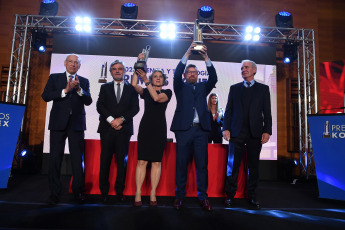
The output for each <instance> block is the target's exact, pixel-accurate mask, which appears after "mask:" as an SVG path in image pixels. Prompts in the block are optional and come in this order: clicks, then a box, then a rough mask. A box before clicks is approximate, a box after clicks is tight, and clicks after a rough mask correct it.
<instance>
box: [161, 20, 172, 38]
mask: <svg viewBox="0 0 345 230" xmlns="http://www.w3.org/2000/svg"><path fill="white" fill-rule="evenodd" d="M159 35H160V37H161V38H163V39H167V38H169V39H174V38H175V37H176V25H175V24H173V23H169V24H167V23H162V24H161V25H160V34H159Z"/></svg>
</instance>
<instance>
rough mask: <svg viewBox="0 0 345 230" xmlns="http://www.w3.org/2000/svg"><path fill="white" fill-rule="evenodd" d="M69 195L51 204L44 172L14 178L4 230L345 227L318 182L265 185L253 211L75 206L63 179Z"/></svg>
mask: <svg viewBox="0 0 345 230" xmlns="http://www.w3.org/2000/svg"><path fill="white" fill-rule="evenodd" d="M61 179H62V183H63V194H62V196H61V200H60V201H61V202H60V203H59V204H58V205H56V206H50V205H48V204H47V201H48V197H49V190H48V177H47V175H42V174H30V175H28V174H18V173H17V174H14V175H13V176H12V177H11V178H10V180H9V185H8V188H7V189H2V190H0V229H126V230H130V229H140V230H142V229H186V230H191V229H212V230H213V229H236V230H238V229H280V230H285V229H286V230H291V229H293V230H298V229H301V230H302V229H303V230H305V229H312V230H315V229H327V230H328V229H344V228H345V203H344V202H339V201H334V200H325V199H319V198H318V192H317V191H318V190H317V183H316V180H315V179H314V180H312V179H310V180H308V181H297V183H296V184H294V185H293V184H290V183H288V182H285V181H260V184H259V188H258V200H259V201H260V203H261V205H262V209H261V210H251V209H250V206H249V205H248V204H247V202H246V200H245V199H237V200H236V203H235V205H234V207H232V208H227V207H226V206H224V204H223V202H224V198H210V201H211V204H212V205H213V210H212V211H211V212H206V211H204V210H203V209H201V208H200V206H199V202H198V199H197V198H195V197H190V198H186V199H185V207H184V208H183V209H182V210H180V211H176V210H175V209H174V208H173V207H172V203H173V200H174V197H172V196H168V197H167V196H164V197H158V207H156V208H151V207H149V206H148V199H149V198H148V197H143V203H144V205H143V207H141V208H134V207H133V205H132V204H133V201H134V197H133V196H129V197H128V199H127V201H126V202H124V203H120V202H118V201H117V200H115V197H114V196H111V201H110V203H109V204H108V205H104V204H102V203H101V202H100V196H99V195H87V201H86V203H85V204H83V205H80V204H76V203H74V202H73V196H72V195H71V194H70V193H68V185H69V181H70V177H69V176H62V178H61Z"/></svg>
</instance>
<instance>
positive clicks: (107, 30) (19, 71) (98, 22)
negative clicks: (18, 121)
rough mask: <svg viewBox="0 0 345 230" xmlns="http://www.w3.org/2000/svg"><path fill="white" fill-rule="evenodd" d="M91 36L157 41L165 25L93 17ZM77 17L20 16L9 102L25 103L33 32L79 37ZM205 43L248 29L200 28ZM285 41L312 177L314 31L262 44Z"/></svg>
mask: <svg viewBox="0 0 345 230" xmlns="http://www.w3.org/2000/svg"><path fill="white" fill-rule="evenodd" d="M91 20H92V32H91V34H93V35H106V36H124V37H159V33H160V31H159V28H160V25H161V23H164V22H165V23H167V22H166V21H154V20H134V19H114V18H92V19H91ZM173 23H174V24H175V25H176V38H177V39H193V27H194V22H173ZM75 24H76V23H75V18H74V17H64V16H42V15H16V18H15V24H14V31H13V39H12V50H11V60H10V68H9V74H8V84H7V92H6V102H12V103H17V104H26V96H27V89H28V79H29V70H30V55H31V39H32V30H35V29H36V30H43V31H45V32H46V33H65V34H79V32H77V31H76V30H75ZM199 25H200V27H201V28H202V30H203V33H202V36H203V39H204V40H215V41H227V42H232V43H241V44H250V42H244V36H245V29H246V26H244V25H231V24H215V23H200V24H199ZM286 42H293V43H296V44H298V60H297V69H298V70H297V73H296V74H297V76H298V106H299V140H300V143H299V150H300V166H301V167H300V168H301V173H302V174H304V175H306V176H307V177H308V176H309V174H310V173H313V164H312V162H313V153H312V152H313V151H312V146H311V139H310V134H309V129H308V122H307V115H308V114H313V113H316V112H317V108H318V106H317V82H316V67H315V61H316V60H315V38H314V30H313V29H296V28H278V27H261V32H260V41H259V42H256V43H258V44H274V45H276V46H281V45H283V44H285V43H286Z"/></svg>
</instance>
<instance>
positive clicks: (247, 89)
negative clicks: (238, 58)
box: [223, 60, 272, 208]
mask: <svg viewBox="0 0 345 230" xmlns="http://www.w3.org/2000/svg"><path fill="white" fill-rule="evenodd" d="M256 71H257V67H256V63H255V62H253V61H251V60H243V61H242V67H241V72H242V78H243V79H244V81H243V82H240V83H237V84H235V85H232V86H231V87H230V92H229V97H228V103H227V105H226V109H225V115H224V125H223V137H224V139H225V140H227V141H229V155H228V165H227V175H226V187H225V192H226V194H227V199H226V200H225V204H226V205H228V206H231V205H233V198H234V196H235V194H236V190H237V178H238V170H239V167H240V164H241V160H242V156H243V152H244V150H245V149H246V151H247V161H248V169H249V179H248V184H247V190H248V198H249V203H250V205H252V206H254V207H255V208H260V204H259V202H258V201H257V200H256V187H257V185H258V181H259V159H260V152H261V147H262V144H265V143H266V142H268V140H269V139H270V135H272V115H271V99H270V91H269V87H268V86H267V85H264V84H261V83H259V82H257V81H255V80H254V75H255V74H256Z"/></svg>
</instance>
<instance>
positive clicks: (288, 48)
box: [283, 42, 297, 64]
mask: <svg viewBox="0 0 345 230" xmlns="http://www.w3.org/2000/svg"><path fill="white" fill-rule="evenodd" d="M283 49H284V58H283V61H284V63H285V64H289V63H291V62H293V61H294V60H295V59H296V58H297V43H294V42H286V43H285V44H284V45H283Z"/></svg>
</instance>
